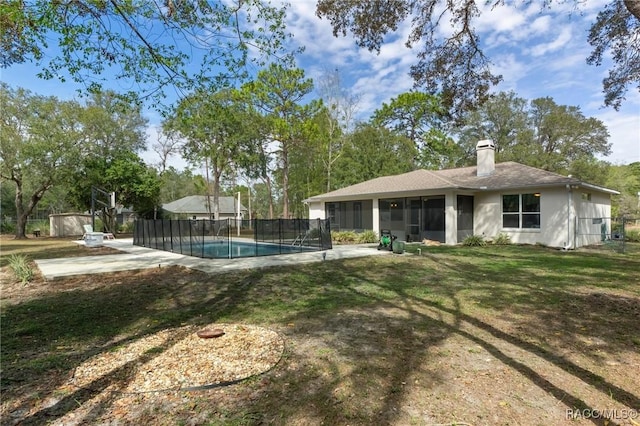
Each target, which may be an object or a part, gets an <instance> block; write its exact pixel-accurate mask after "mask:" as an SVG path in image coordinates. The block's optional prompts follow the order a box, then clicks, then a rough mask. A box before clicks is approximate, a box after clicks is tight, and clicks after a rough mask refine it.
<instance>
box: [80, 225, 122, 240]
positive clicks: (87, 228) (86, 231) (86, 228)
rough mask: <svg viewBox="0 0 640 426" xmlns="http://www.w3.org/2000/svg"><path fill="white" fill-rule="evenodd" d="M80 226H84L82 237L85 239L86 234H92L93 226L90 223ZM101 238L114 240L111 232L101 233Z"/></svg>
mask: <svg viewBox="0 0 640 426" xmlns="http://www.w3.org/2000/svg"><path fill="white" fill-rule="evenodd" d="M82 227H83V228H84V235H83V236H82V239H83V240H85V239H86V236H87V234H92V233H93V226H91V225H82ZM102 235H103V238H104V239H105V240H115V238H116V237H114V236H113V234H112V233H111V232H103V233H102Z"/></svg>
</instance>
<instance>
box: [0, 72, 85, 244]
mask: <svg viewBox="0 0 640 426" xmlns="http://www.w3.org/2000/svg"><path fill="white" fill-rule="evenodd" d="M0 111H2V114H0V117H1V121H0V134H1V135H2V143H0V178H1V179H2V180H9V181H12V182H13V183H14V184H15V206H16V216H17V226H16V235H15V237H16V238H18V239H20V238H26V232H25V230H26V224H27V218H28V217H29V215H30V214H31V212H32V211H33V210H34V209H35V207H36V206H37V204H38V203H39V202H40V200H41V199H42V197H43V196H44V194H45V193H46V192H47V191H48V190H50V189H51V188H52V187H53V186H54V185H62V184H64V183H66V182H69V178H70V176H71V175H72V172H73V171H74V170H75V169H76V167H77V165H78V158H80V153H81V143H82V140H83V139H82V131H81V124H80V120H79V115H80V105H79V104H78V103H76V102H60V101H58V100H57V99H56V98H54V97H43V96H38V95H34V94H32V93H31V92H29V91H27V90H24V89H17V90H13V89H11V88H9V87H8V86H7V85H6V84H0Z"/></svg>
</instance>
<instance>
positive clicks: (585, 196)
mask: <svg viewBox="0 0 640 426" xmlns="http://www.w3.org/2000/svg"><path fill="white" fill-rule="evenodd" d="M582 200H583V201H591V193H589V192H583V193H582Z"/></svg>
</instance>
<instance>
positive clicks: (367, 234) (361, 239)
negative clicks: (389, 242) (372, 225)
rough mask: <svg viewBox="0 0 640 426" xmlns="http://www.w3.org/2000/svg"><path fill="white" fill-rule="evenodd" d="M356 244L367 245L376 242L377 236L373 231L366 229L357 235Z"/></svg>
mask: <svg viewBox="0 0 640 426" xmlns="http://www.w3.org/2000/svg"><path fill="white" fill-rule="evenodd" d="M356 242H357V243H358V244H369V243H377V242H378V234H376V231H374V230H373V229H367V230H366V231H364V232H362V233H360V234H358V237H357V239H356Z"/></svg>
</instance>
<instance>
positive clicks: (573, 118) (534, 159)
mask: <svg viewBox="0 0 640 426" xmlns="http://www.w3.org/2000/svg"><path fill="white" fill-rule="evenodd" d="M529 120H530V123H531V126H532V132H530V133H529V134H528V136H529V139H528V140H523V141H522V142H520V144H521V145H523V146H525V147H527V148H529V149H527V150H525V151H524V155H525V156H524V157H521V158H519V159H516V161H520V162H524V161H525V160H526V161H527V164H530V165H532V166H534V167H540V168H542V169H545V170H549V171H554V172H558V173H566V172H567V171H568V170H569V168H570V165H571V163H572V162H574V161H576V160H578V159H581V158H585V157H593V156H595V155H596V154H601V155H608V154H610V153H611V144H610V143H609V142H608V139H609V132H608V131H607V128H606V126H605V125H604V123H602V122H601V121H600V120H598V119H596V118H587V117H585V116H584V115H583V114H582V112H581V111H580V108H579V107H577V106H567V105H557V104H556V103H555V102H554V101H553V99H552V98H549V97H546V98H538V99H534V100H533V101H531V108H530V110H529ZM521 155H522V154H521Z"/></svg>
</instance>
